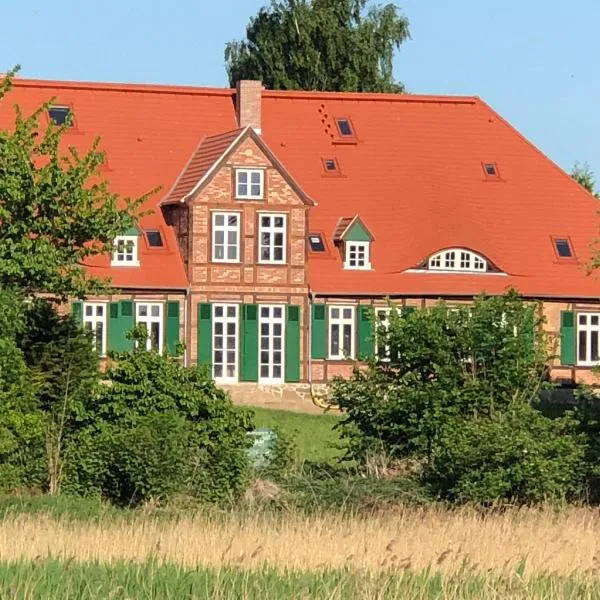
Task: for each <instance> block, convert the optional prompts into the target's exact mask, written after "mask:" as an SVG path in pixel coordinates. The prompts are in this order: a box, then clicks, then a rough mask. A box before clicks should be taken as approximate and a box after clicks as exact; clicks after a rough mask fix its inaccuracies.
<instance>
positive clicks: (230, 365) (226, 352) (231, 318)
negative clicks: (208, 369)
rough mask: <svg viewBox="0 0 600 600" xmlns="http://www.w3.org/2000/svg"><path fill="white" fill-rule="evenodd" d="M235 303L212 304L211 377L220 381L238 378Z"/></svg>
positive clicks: (225, 381)
mask: <svg viewBox="0 0 600 600" xmlns="http://www.w3.org/2000/svg"><path fill="white" fill-rule="evenodd" d="M238 315H239V306H238V305H237V304H213V319H212V320H213V331H212V336H213V340H212V342H213V343H212V348H213V350H212V352H213V356H212V365H213V377H214V379H215V380H216V381H219V382H221V383H236V382H237V380H238Z"/></svg>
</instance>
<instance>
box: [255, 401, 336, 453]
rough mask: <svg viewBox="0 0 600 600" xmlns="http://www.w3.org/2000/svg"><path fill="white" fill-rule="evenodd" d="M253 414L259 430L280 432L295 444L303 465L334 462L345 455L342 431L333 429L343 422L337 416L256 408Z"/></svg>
mask: <svg viewBox="0 0 600 600" xmlns="http://www.w3.org/2000/svg"><path fill="white" fill-rule="evenodd" d="M252 410H253V411H254V414H255V418H254V421H255V424H256V427H269V428H271V429H276V430H279V431H281V432H282V433H283V434H285V435H287V436H288V437H290V438H292V439H293V440H294V442H295V444H296V446H297V457H296V458H297V459H298V460H299V461H311V462H333V461H334V460H335V459H337V458H339V457H340V456H341V455H342V454H343V452H342V450H340V448H339V445H340V435H339V431H337V430H334V429H333V427H334V426H335V425H336V424H337V423H338V422H339V419H340V417H339V416H337V415H334V414H328V413H325V414H323V415H313V414H305V413H297V412H291V411H285V410H273V409H270V408H254V407H252Z"/></svg>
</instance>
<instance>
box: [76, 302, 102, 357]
mask: <svg viewBox="0 0 600 600" xmlns="http://www.w3.org/2000/svg"><path fill="white" fill-rule="evenodd" d="M87 307H90V308H91V309H92V313H93V314H91V315H86V312H87V311H86V308H87ZM98 308H102V315H101V316H98V315H97V314H96V313H97V309H98ZM107 310H108V302H84V303H83V317H82V319H83V328H84V329H85V330H86V331H91V332H92V343H93V345H94V350H96V351H97V352H98V354H99V355H100V356H106V340H107V333H106V325H107V322H108V319H107V314H106V313H107ZM88 323H89V324H90V328H89V329H88V328H87V327H86V325H87V324H88ZM98 323H100V324H102V340H101V342H100V344H101V347H100V348H98V347H97V345H96V337H97V336H96V329H97V326H98Z"/></svg>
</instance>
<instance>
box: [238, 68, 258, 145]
mask: <svg viewBox="0 0 600 600" xmlns="http://www.w3.org/2000/svg"><path fill="white" fill-rule="evenodd" d="M261 107H262V81H255V80H251V79H245V80H242V81H238V83H237V94H236V99H235V113H236V116H237V120H238V125H239V127H240V129H243V128H244V127H247V126H248V125H250V127H252V128H253V129H254V131H256V133H258V134H260V133H261V130H262V127H261V125H262V123H261Z"/></svg>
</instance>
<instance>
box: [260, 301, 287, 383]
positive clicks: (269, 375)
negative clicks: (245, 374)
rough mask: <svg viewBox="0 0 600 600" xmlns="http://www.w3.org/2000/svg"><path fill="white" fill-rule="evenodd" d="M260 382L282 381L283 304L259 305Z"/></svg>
mask: <svg viewBox="0 0 600 600" xmlns="http://www.w3.org/2000/svg"><path fill="white" fill-rule="evenodd" d="M259 310H260V313H259V314H260V335H259V349H258V350H259V357H260V371H259V374H260V377H259V381H260V383H283V365H284V362H283V361H284V348H283V340H284V327H285V323H284V310H283V306H262V305H261V306H260V307H259Z"/></svg>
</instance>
